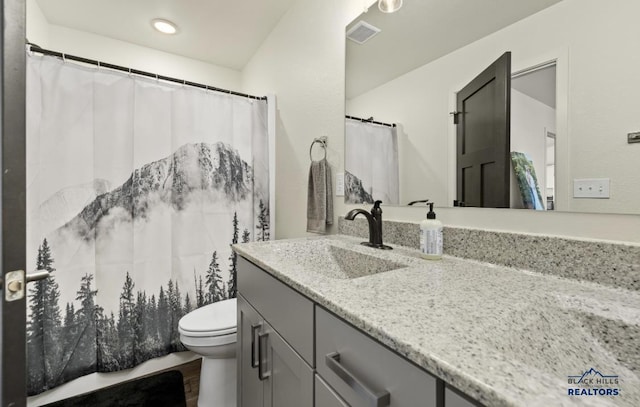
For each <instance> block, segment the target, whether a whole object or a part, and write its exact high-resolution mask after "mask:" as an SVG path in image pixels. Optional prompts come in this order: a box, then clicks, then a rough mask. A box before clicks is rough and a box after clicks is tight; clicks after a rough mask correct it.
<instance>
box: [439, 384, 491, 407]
mask: <svg viewBox="0 0 640 407" xmlns="http://www.w3.org/2000/svg"><path fill="white" fill-rule="evenodd" d="M481 406H482V404H480V403H478V402H476V401H473V400H471V399H470V398H469V397H467V396H463V395H462V394H461V393H459V392H457V391H454V390H453V389H452V388H451V387H449V386H446V387H445V389H444V407H481Z"/></svg>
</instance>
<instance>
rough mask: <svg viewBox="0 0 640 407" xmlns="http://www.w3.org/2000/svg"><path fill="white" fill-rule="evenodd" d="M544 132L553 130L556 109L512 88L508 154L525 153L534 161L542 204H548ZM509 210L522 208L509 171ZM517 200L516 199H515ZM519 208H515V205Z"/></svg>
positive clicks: (515, 184)
mask: <svg viewBox="0 0 640 407" xmlns="http://www.w3.org/2000/svg"><path fill="white" fill-rule="evenodd" d="M547 131H550V132H552V133H555V131H556V110H555V109H554V108H552V107H550V106H547V105H545V104H544V103H542V102H540V101H538V100H536V99H534V98H532V97H530V96H528V95H525V94H524V93H522V92H519V91H517V90H515V89H513V88H512V89H511V151H517V152H521V153H526V154H528V155H529V157H531V160H532V161H533V167H534V168H535V171H536V178H537V179H538V186H539V188H540V193H541V194H542V203H543V204H544V205H545V208H546V205H547V189H546V185H547V169H546V165H545V164H546V154H547V133H546V132H547ZM511 179H512V183H511V208H523V206H522V198H521V197H520V190H519V189H518V184H517V181H516V180H515V177H514V174H513V171H511ZM516 198H517V199H516ZM516 202H517V203H518V204H519V206H515V205H516V204H515V203H516Z"/></svg>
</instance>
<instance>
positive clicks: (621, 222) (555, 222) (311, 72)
mask: <svg viewBox="0 0 640 407" xmlns="http://www.w3.org/2000/svg"><path fill="white" fill-rule="evenodd" d="M621 1H622V2H624V3H625V4H626V5H628V6H629V7H636V8H637V7H640V3H638V2H636V1H635V0H621ZM362 3H363V2H362V1H358V0H351V1H348V2H343V1H338V0H332V1H323V2H318V1H311V0H299V1H298V2H297V3H296V5H295V6H294V7H293V8H292V9H291V10H290V11H289V12H288V13H287V14H286V15H285V16H284V17H283V18H282V20H281V21H280V23H279V24H278V26H277V27H276V29H275V30H274V31H273V32H272V33H271V34H270V35H269V37H268V38H267V39H266V40H265V42H264V43H263V45H262V47H261V48H260V50H259V51H258V52H257V53H256V54H255V55H254V57H253V59H252V60H251V61H250V63H249V64H248V65H247V67H246V68H245V70H244V72H243V87H244V89H245V91H247V92H253V93H264V92H267V91H272V92H274V93H276V94H277V95H278V101H279V106H278V114H279V121H278V138H277V154H278V161H277V166H276V183H277V184H276V199H277V202H276V211H277V212H276V218H277V223H276V224H277V228H278V233H277V238H288V237H296V236H304V235H305V234H306V232H305V229H306V191H307V171H308V166H309V157H308V149H309V144H310V143H311V140H312V139H313V138H314V137H318V136H321V135H327V136H328V137H329V156H328V159H329V161H330V162H331V164H332V165H333V167H334V170H335V171H341V170H342V169H343V168H344V167H343V145H344V117H343V115H344V52H345V42H344V41H345V40H344V27H345V26H346V24H347V23H348V22H350V21H351V20H352V19H354V18H355V17H356V16H357V15H358V14H359V13H360V12H361V11H362V6H363V4H362ZM565 3H566V4H565ZM578 3H580V4H582V3H585V9H584V10H583V9H580V11H579V12H577V14H575V13H576V11H575V10H574V9H575V8H576V5H577V4H578ZM605 3H607V2H602V1H598V0H565V1H563V2H561V3H559V7H561V8H560V11H561V13H560V14H559V15H557V16H556V18H555V19H554V20H553V21H552V22H550V23H548V24H546V25H544V26H537V27H535V30H536V31H539V32H540V33H539V34H540V35H543V36H544V35H546V36H547V37H551V38H550V39H549V41H550V44H553V45H554V46H555V48H554V49H552V50H549V49H548V47H541V46H540V45H536V44H534V43H533V42H534V39H533V38H529V39H528V41H527V42H526V43H522V44H520V45H519V46H518V47H517V49H518V50H524V49H529V50H530V51H531V52H530V53H528V54H529V55H531V54H533V55H538V56H539V58H534V59H533V60H524V61H521V62H519V63H516V64H514V66H513V68H514V70H518V69H521V68H524V67H528V66H532V65H535V64H536V63H538V62H542V61H539V60H538V59H540V58H544V60H548V59H551V58H549V57H550V56H553V55H561V56H564V55H566V54H567V49H566V48H567V47H568V46H569V45H571V44H572V43H573V40H575V38H574V36H575V35H576V33H575V32H569V33H566V34H563V32H564V30H566V29H567V27H566V25H567V24H566V23H567V22H568V21H570V22H572V24H573V22H574V21H576V20H580V19H583V18H584V19H586V20H587V23H585V22H584V21H581V22H579V23H578V24H577V25H578V26H579V27H580V29H581V30H582V31H593V30H591V28H589V26H588V23H592V24H593V23H594V20H606V21H605V22H602V21H601V22H602V24H604V25H605V27H603V28H602V29H603V30H607V29H615V30H616V31H619V30H627V36H626V38H637V37H638V36H639V35H635V34H634V35H630V34H632V33H631V31H633V30H637V29H640V27H639V26H638V25H637V24H635V23H634V24H635V25H634V24H632V22H633V21H632V20H633V19H634V16H635V14H633V13H630V14H632V15H631V16H626V18H625V20H629V21H624V22H620V21H616V20H613V19H612V18H613V17H611V16H610V15H609V14H610V12H604V11H600V10H598V8H599V6H605V5H606V4H605ZM616 5H618V3H616ZM556 7H558V6H556ZM603 13H604V14H603ZM596 16H599V17H598V19H596ZM607 17H609V18H608V19H607ZM601 22H599V23H598V24H600V23H601ZM531 25H535V24H534V23H531V24H530V25H529V29H531ZM620 26H622V27H620ZM634 27H635V28H634ZM516 31H518V30H516ZM547 31H550V32H548V33H547ZM545 33H546V34H545ZM511 34H512V35H518V38H521V39H522V38H523V37H524V38H528V37H527V35H526V34H525V33H519V34H517V33H516V32H512V33H511ZM556 35H559V36H560V40H559V41H560V42H558V41H556V40H555V39H554V38H555V36H556ZM593 36H594V34H591V33H590V34H589V37H593ZM493 41H496V40H495V39H494V40H493ZM498 43H499V44H500V47H499V48H500V49H503V48H504V47H505V46H507V47H508V46H509V45H510V44H508V43H507V44H503V43H502V42H500V41H498ZM562 43H564V45H563V44H562ZM607 45H608V46H611V47H613V48H616V47H615V46H614V44H607ZM586 48H587V49H580V50H575V53H577V54H578V55H581V56H582V58H581V60H584V58H587V59H589V58H590V55H591V50H589V49H588V48H589V47H586ZM622 51H623V52H625V49H623V50H622ZM571 52H572V55H573V54H574V50H573V48H572V51H571ZM636 54H637V53H636ZM497 56H498V54H497V53H495V52H494V53H493V54H491V55H487V54H486V52H482V53H481V57H482V58H484V59H483V60H480V61H479V62H478V66H486V65H488V64H489V63H491V62H492V61H493V59H495V58H496V57H497ZM456 58H457V59H458V60H459V64H458V65H459V68H457V69H456V73H457V77H458V78H472V77H473V76H474V75H475V73H476V72H479V71H478V68H477V67H475V66H467V65H470V64H468V61H469V59H468V58H465V57H464V56H462V55H457V56H456ZM482 58H480V59H482ZM633 58H635V59H640V54H637V55H634V57H633ZM579 60H580V59H579ZM579 60H576V64H577V63H578V61H579ZM583 62H584V61H583ZM587 62H588V61H587ZM587 62H584V63H587ZM519 64H520V65H522V66H519ZM565 69H566V67H565ZM624 71H625V72H626V71H627V69H626V68H625V69H624ZM565 73H566V71H565ZM411 74H412V73H410V74H409V75H411ZM562 74H563V70H562V66H559V67H558V75H562ZM628 74H629V75H628V77H629V78H630V81H631V83H633V86H631V88H633V89H638V86H637V85H636V83H637V82H638V81H640V75H636V76H633V75H631V72H628ZM592 76H595V77H598V76H600V75H593V73H592ZM573 84H574V82H573V81H572V83H571V86H573ZM436 85H437V84H435V85H434V86H436ZM460 85H464V82H462V83H460ZM460 87H461V86H455V87H451V86H445V88H444V89H442V92H445V93H446V94H449V93H450V92H452V91H454V90H457V89H460ZM441 88H442V87H441V86H440V87H435V88H429V91H430V92H431V91H440V90H441ZM562 91H563V89H562V88H559V92H562ZM621 91H622V90H621V89H619V87H616V89H615V90H613V92H616V93H617V94H620V95H624V93H626V92H621ZM421 93H422V95H420V96H421V97H422V96H423V95H424V91H422V92H421ZM590 94H591V95H592V93H590ZM630 97H631V95H630V96H629V98H630ZM591 99H594V97H591ZM625 99H628V98H626V97H625ZM629 100H631V99H629ZM449 103H450V101H449V100H448V99H445V100H444V101H442V102H440V103H437V104H434V105H433V106H429V109H428V110H421V112H422V114H423V116H424V122H425V123H428V124H429V126H430V129H429V132H431V133H434V134H440V135H443V134H448V132H449V129H448V125H447V124H446V123H447V122H448V121H449V120H450V119H449V116H448V112H449V111H451V110H450V107H451V106H450V104H449ZM626 105H627V106H625V107H624V108H623V109H624V114H625V115H626V117H624V118H622V119H621V114H620V113H616V115H615V117H616V119H617V120H622V123H617V124H616V126H615V127H610V128H609V127H607V126H606V125H605V124H598V126H597V128H598V129H602V128H603V127H604V128H607V134H615V137H616V143H617V144H620V143H619V142H618V141H617V140H620V138H621V137H622V131H621V127H624V128H628V129H629V131H630V129H633V128H636V127H640V119H639V118H638V116H637V115H636V114H635V113H632V112H630V111H628V110H629V109H631V110H632V109H633V106H635V105H634V104H633V103H627V104H626ZM614 106H615V108H618V107H620V103H618V102H616V103H615V104H614ZM572 109H573V111H574V113H579V114H577V115H574V116H573V118H572V121H571V126H575V127H578V128H580V129H583V128H585V127H588V124H583V123H582V121H583V120H587V121H588V123H591V124H592V125H593V122H594V120H596V121H597V120H598V119H601V120H603V121H604V122H608V121H609V120H605V119H606V115H602V114H598V115H596V116H597V117H596V118H595V119H594V118H588V117H585V116H588V115H587V114H586V112H584V111H582V110H580V109H576V107H575V105H572ZM576 110H577V111H576ZM608 110H611V109H607V111H608ZM376 117H379V118H380V120H386V119H387V118H386V117H385V116H382V115H376ZM443 117H444V119H443ZM443 120H444V125H443ZM575 122H578V123H575ZM598 123H599V122H598ZM403 124H404V123H403ZM405 131H406V132H407V133H409V130H405ZM565 131H566V130H565ZM574 131H575V130H574ZM558 132H560V129H558ZM593 132H594V131H593V130H589V134H593ZM598 134H601V133H598ZM600 142H601V141H600ZM596 143H599V142H596ZM635 146H638V145H635ZM635 146H634V145H631V146H629V147H635ZM622 150H623V151H624V152H625V153H630V150H632V149H631V148H627V147H626V146H625V148H623V149H622ZM634 151H635V150H634ZM636 154H637V152H636ZM626 155H628V154H626ZM434 160H436V158H434ZM625 162H626V163H633V162H634V161H631V160H630V159H623V160H621V161H620V162H618V161H617V165H618V166H620V167H623V166H625V165H627V164H625ZM434 163H436V164H434V165H433V171H436V170H439V169H440V166H441V165H445V166H446V165H447V160H446V159H445V160H439V161H438V160H436V161H434ZM607 170H608V172H609V173H610V174H611V173H612V172H610V171H609V169H608V168H607ZM335 171H334V172H335ZM611 171H614V169H613V168H611ZM575 176H578V175H577V174H576V175H575ZM438 187H439V186H438V185H435V186H434V187H433V189H434V191H435V190H437V189H438ZM443 189H444V188H440V191H441V192H438V194H439V195H438V197H437V198H436V199H438V200H442V199H446V195H445V193H444V192H442V190H443ZM638 189H640V188H636V190H638ZM434 196H435V195H434ZM440 197H442V198H440ZM334 202H335V205H334V208H335V211H336V215H335V216H336V218H337V217H338V216H339V215H341V214H344V213H346V211H347V209H351V208H353V207H354V206H346V205H345V204H344V200H343V198H342V197H336V198H335V201H334ZM424 212H425V211H424V209H423V208H403V207H395V208H385V210H384V213H385V214H384V216H385V218H386V219H398V220H408V221H416V222H417V221H420V220H421V219H422V218H424V215H425V214H424ZM530 212H531V211H524V210H522V211H520V210H498V209H473V208H464V209H460V208H442V209H440V210H439V212H438V213H439V215H438V217H439V218H440V219H441V220H442V221H443V222H444V223H445V224H449V225H455V226H466V227H478V228H489V229H494V230H510V231H519V232H530V233H547V234H550V235H556V236H569V237H578V238H587V239H589V238H593V239H605V240H614V241H629V242H636V243H640V216H634V215H606V214H582V213H530Z"/></svg>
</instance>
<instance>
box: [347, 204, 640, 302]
mask: <svg viewBox="0 0 640 407" xmlns="http://www.w3.org/2000/svg"><path fill="white" fill-rule="evenodd" d="M383 228H384V239H385V240H384V241H385V243H386V242H389V243H395V244H399V245H402V246H407V247H412V248H418V247H419V244H420V243H419V239H418V233H419V230H420V225H419V224H417V223H410V222H397V221H393V220H385V221H384V225H383ZM338 230H339V233H341V234H345V235H350V236H359V237H362V238H363V239H365V238H367V237H368V236H369V228H368V225H367V221H366V220H365V219H356V220H355V221H347V220H345V219H344V217H340V218H339V219H338ZM443 235H444V253H445V254H449V255H451V256H456V257H461V258H465V259H472V260H479V261H486V262H489V263H493V264H499V265H502V266H508V267H516V268H523V269H527V270H533V271H537V272H540V273H543V274H553V275H557V276H560V277H567V278H573V279H578V280H585V281H592V282H595V283H598V284H604V285H608V286H611V287H620V288H625V289H629V290H636V291H640V245H631V244H622V243H611V242H599V241H587V240H577V239H567V238H561V237H554V236H537V235H527V234H524V233H509V232H497V231H489V230H478V229H468V228H456V227H447V226H445V227H444V230H443Z"/></svg>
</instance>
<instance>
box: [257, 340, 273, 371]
mask: <svg viewBox="0 0 640 407" xmlns="http://www.w3.org/2000/svg"><path fill="white" fill-rule="evenodd" d="M268 338H269V334H259V335H258V379H260V381H262V380H265V379H267V378H269V376H271V372H270V371H267V372H264V371H263V370H264V369H263V363H264V364H266V360H264V353H266V349H264V350H263V348H266V347H267V339H268ZM263 345H264V346H263Z"/></svg>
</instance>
